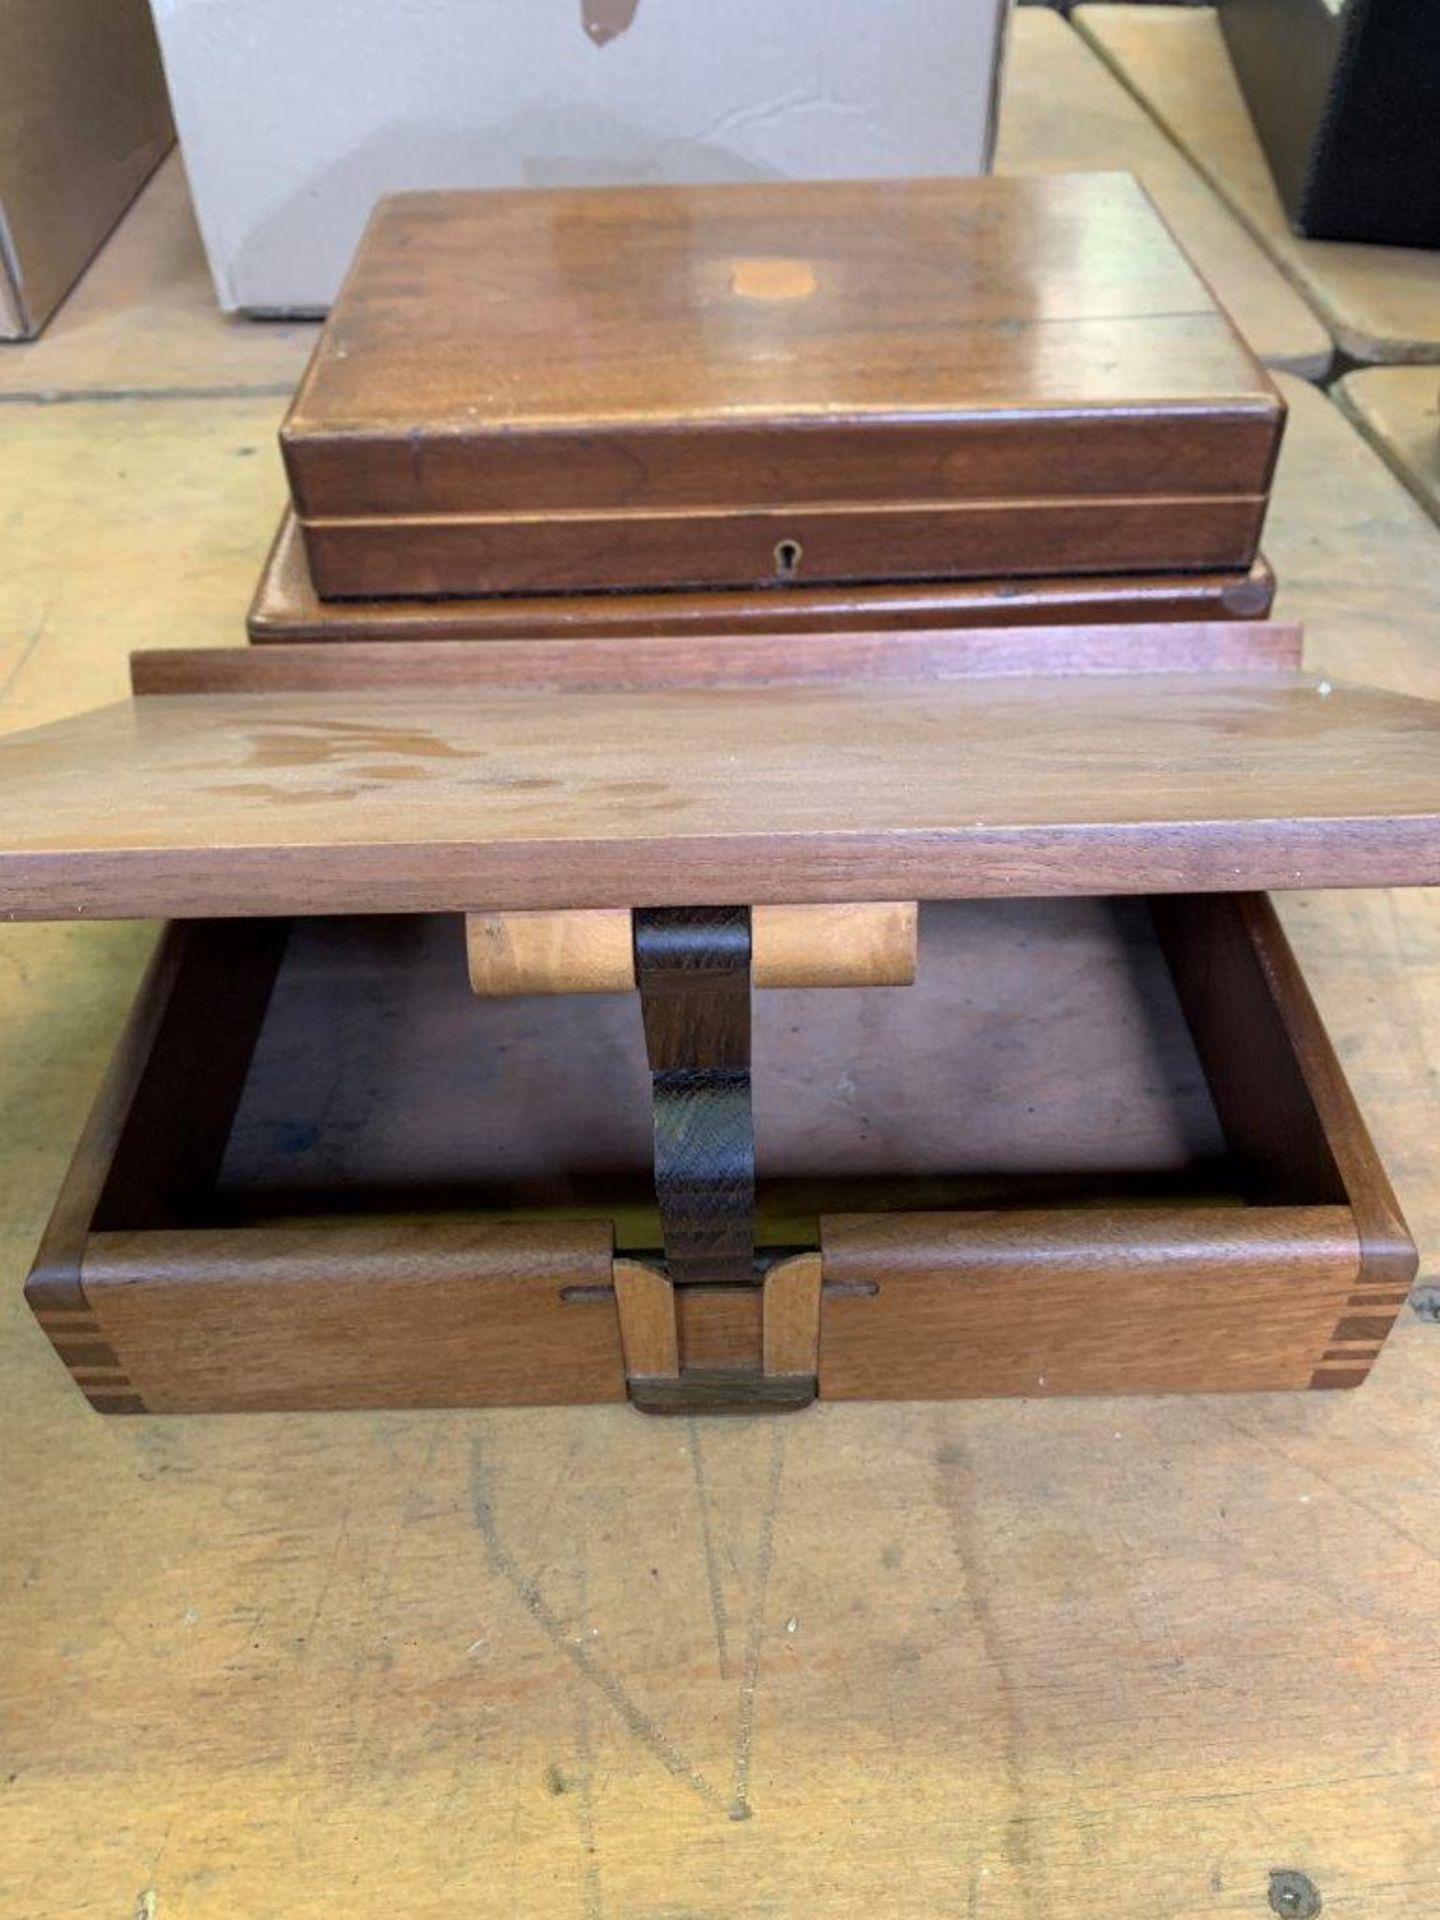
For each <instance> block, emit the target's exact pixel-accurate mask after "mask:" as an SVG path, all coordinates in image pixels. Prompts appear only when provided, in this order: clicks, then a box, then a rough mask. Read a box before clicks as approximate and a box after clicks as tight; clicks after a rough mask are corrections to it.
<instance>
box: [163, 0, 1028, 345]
mask: <svg viewBox="0 0 1440 1920" xmlns="http://www.w3.org/2000/svg"><path fill="white" fill-rule="evenodd" d="M1006 4H1007V0H153V5H154V11H155V19H156V25H157V26H158V28H159V32H160V43H161V49H162V52H163V55H164V60H165V68H166V72H167V74H168V76H169V81H170V92H171V97H172V100H173V103H174V108H175V117H176V121H177V123H178V126H179V130H180V140H181V147H182V150H183V152H184V155H185V165H186V169H187V171H188V173H189V176H190V185H191V190H192V192H193V194H194V198H195V205H196V211H197V213H198V215H199V219H200V226H201V230H202V232H203V233H204V236H205V245H206V249H207V251H208V253H209V257H210V267H211V271H212V273H213V274H214V277H215V286H216V291H217V293H218V294H219V298H220V304H221V305H222V306H223V307H225V308H227V309H236V308H239V309H242V310H246V311H250V312H258V313H295V312H314V311H317V310H323V309H324V308H325V307H326V306H328V304H329V302H330V300H331V299H332V297H333V296H334V293H335V290H336V288H337V286H338V285H339V282H340V277H341V274H342V273H343V271H344V269H345V266H346V264H347V262H348V261H349V258H350V255H351V253H352V251H353V250H354V247H355V243H356V241H357V240H358V238H359V236H360V230H361V228H362V226H363V225H364V223H365V219H366V217H367V215H368V214H369V212H370V208H371V206H372V205H373V204H374V202H375V200H376V199H377V197H378V196H379V195H380V194H382V193H388V192H392V191H395V190H396V189H399V188H404V187H466V186H477V187H478V186H527V185H528V186H551V185H560V184H568V185H591V184H593V185H607V184H615V183H620V182H626V181H691V180H757V179H767V178H772V177H780V178H785V177H789V178H796V179H805V178H818V179H823V178H843V177H857V176H859V177H863V176H871V175H873V176H882V175H895V174H927V173H935V174H954V173H979V172H983V171H984V170H985V168H986V166H987V165H988V162H989V155H990V146H991V136H992V131H993V124H992V123H993V111H994V92H995V76H996V70H997V67H998V61H999V52H1000V41H1001V34H1002V24H1003V15H1004V11H1005V7H1006Z"/></svg>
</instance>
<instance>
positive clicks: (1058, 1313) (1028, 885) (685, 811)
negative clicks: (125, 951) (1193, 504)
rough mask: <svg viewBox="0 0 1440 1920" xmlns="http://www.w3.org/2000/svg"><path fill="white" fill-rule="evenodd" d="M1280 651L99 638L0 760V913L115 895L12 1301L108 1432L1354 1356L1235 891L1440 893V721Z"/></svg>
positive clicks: (1341, 1117) (870, 1389)
mask: <svg viewBox="0 0 1440 1920" xmlns="http://www.w3.org/2000/svg"><path fill="white" fill-rule="evenodd" d="M1298 660H1299V636H1298V634H1297V632H1296V631H1295V629H1293V628H1286V627H1281V626H1272V625H1250V624H1247V623H1243V622H1228V623H1209V624H1188V625H1187V624H1185V623H1172V624H1170V625H1168V626H1149V627H1146V626H1132V627H1128V628H1067V629H1060V628H1028V629H1009V630H1004V631H994V630H976V631H972V632H956V633H950V634H935V633H909V632H904V631H899V632H894V633H891V634H889V635H887V636H885V643H884V645H883V646H876V645H874V644H872V642H871V640H870V638H869V637H867V636H865V635H849V636H847V635H844V634H819V635H804V634H795V635H791V636H789V637H788V638H787V640H786V641H785V643H784V645H783V647H779V648H777V647H776V646H775V645H774V643H773V642H767V641H763V640H756V641H753V642H751V641H747V640H745V639H743V638H741V639H739V640H737V639H736V638H735V637H734V636H727V637H726V638H725V639H724V641H723V642H714V643H709V644H708V645H707V643H705V642H703V641H700V640H694V641H692V642H689V643H687V644H686V645H685V646H684V647H683V648H676V647H675V645H674V643H673V641H670V640H659V639H654V638H645V637H638V638H630V639H625V640H613V639H612V640H606V639H600V640H597V641H595V642H594V643H593V645H592V646H591V647H590V648H589V649H588V650H586V652H585V657H584V659H583V661H577V650H576V649H574V648H571V647H569V646H568V645H567V643H565V642H564V641H563V640H545V639H535V640H531V641H528V642H526V644H525V645H524V646H523V647H515V648H506V647H503V646H498V647H489V646H485V647H477V646H474V645H470V644H463V643H454V644H449V643H443V642H431V643H426V644H419V645H415V646H409V647H395V646H390V645H366V644H364V643H361V644H357V645H353V646H347V647H333V646H304V645H297V646H288V647H268V648H254V647H249V648H238V649H234V650H228V651H227V650H218V651H212V650H205V651H197V652H184V651H172V652H160V653H152V654H144V655H139V656H137V657H136V659H135V662H134V668H133V679H134V687H135V694H134V697H133V699H132V700H130V701H127V702H125V703H123V704H121V705H119V706H116V707H111V708H107V709H105V710H103V711H101V712H98V713H92V714H82V715H80V716H78V717H76V718H74V719H69V720H65V721H62V722H60V723H58V724H56V725H52V726H49V727H44V728H41V729H39V730H37V731H35V732H31V733H26V734H20V735H17V736H12V737H11V738H9V739H7V740H4V741H0V914H3V915H5V916H6V917H31V918H57V919H63V918H77V919H78V918H84V919H86V920H92V919H95V918H97V917H101V918H103V917H106V916H112V917H136V916H145V917H156V918H161V919H168V920H170V921H171V922H172V924H171V926H170V928H169V929H168V931H166V932H165V934H164V935H163V936H162V940H161V943H160V947H159V950H158V953H157V957H156V960H155V962H154V965H153V967H152V969H151V972H150V975H149V977H148V979H147V981H146V984H145V985H144V987H143V989H142V991H141V994H140V997H139V1000H138V1002H137V1004H136V1008H135V1011H134V1014H133V1016H132V1019H131V1021H130V1023H129V1026H128V1028H127V1030H126V1032H125V1034H124V1036H123V1038H122V1040H121V1042H120V1046H119V1049H118V1052H117V1055H116V1059H115V1063H114V1065H113V1067H112V1069H111V1072H110V1075H109V1077H108V1079H107V1081H106V1084H105V1086H104V1088H103V1089H102V1091H101V1094H100V1097H99V1100H98V1102H97V1104H96V1107H95V1110H94V1113H93V1115H92V1117H91V1119H90V1121H89V1123H88V1125H87V1127H86V1130H85V1133H84V1135H83V1137H82V1140H81V1143H80V1145H79V1148H78V1150H77V1153H76V1157H75V1161H74V1164H73V1166H72V1168H71V1171H70V1174H69V1176H68V1178H67V1180H66V1182H65V1186H64V1189H63V1191H62V1193H61V1195H60V1198H59V1200H58V1202H57V1205H56V1209H55V1212H54V1215H53V1218H52V1220H51V1223H50V1226H49V1229H48V1230H47V1233H46V1236H45V1240H44V1244H43V1246H42V1247H41V1249H40V1252H39V1254H38V1256H37V1259H36V1263H35V1267H34V1270H33V1272H32V1275H31V1277H30V1280H29V1282H28V1286H27V1294H28V1298H29V1300H30V1303H31V1305H32V1307H33V1308H34V1310H35V1312H36V1313H37V1315H38V1316H39V1318H40V1320H41V1322H42V1324H43V1325H44V1327H45V1330H46V1331H47V1333H48V1334H49V1336H50V1338H51V1340H52V1341H53V1342H54V1345H55V1347H56V1350H57V1352H58V1354H59V1355H60V1357H61V1359H62V1360H63V1362H64V1363H65V1365H66V1366H67V1367H68V1368H69V1370H70V1372H71V1374H72V1375H73V1377H74V1379H75V1381H76V1382H77V1383H78V1385H79V1386H80V1388H81V1389H82V1390H83V1391H84V1393H85V1394H86V1395H87V1396H88V1398H89V1399H90V1401H91V1402H92V1404H93V1405H94V1406H96V1407H97V1408H100V1409H102V1410H104V1411H107V1412H115V1413H119V1412H134V1413H138V1412H157V1413H158V1412H188V1411H199V1410H256V1409H284V1408H310V1407H317V1408H323V1407H383V1406H390V1407H394V1406H424V1405H429V1406H457V1405H467V1406H469V1405H504V1404H517V1403H533V1402H554V1401H607V1400H624V1399H626V1398H629V1399H630V1400H631V1401H633V1402H634V1403H635V1404H636V1405H637V1406H640V1407H642V1408H645V1409H647V1410H652V1411H657V1412H659V1411H670V1410H675V1409H681V1408H689V1409H695V1408H706V1409H714V1410H718V1411H726V1412H734V1411H740V1410H748V1409H755V1408H786V1407H798V1406H802V1405H804V1404H806V1403H807V1402H809V1401H811V1400H813V1399H814V1398H816V1397H817V1396H818V1397H820V1398H822V1399H825V1398H830V1399H856V1398H859V1399H865V1398H895V1397H906V1396H909V1397H944V1396H950V1395H961V1394H1031V1395H1040V1396H1043V1395H1048V1394H1057V1393H1125V1392H1141V1393H1151V1392H1160V1391H1178V1390H1207V1391H1209V1390H1219V1389H1226V1388H1230V1389H1244V1390H1254V1389H1260V1388H1310V1387H1317V1388H1329V1387H1348V1386H1354V1385H1357V1384H1358V1383H1359V1382H1360V1381H1361V1380H1362V1379H1363V1378H1364V1377H1365V1374H1366V1372H1367V1370H1368V1369H1369V1367H1370V1365H1371V1363H1372V1362H1373V1360H1374V1358H1375V1356H1376V1353H1377V1352H1378V1350H1379V1347H1380V1344H1381V1342H1382V1340H1383V1338H1384V1336H1385V1333H1386V1331H1387V1329H1388V1327H1389V1326H1390V1323H1391V1322H1392V1321H1393V1319H1394V1317H1395V1315H1396V1313H1397V1312H1398V1310H1399V1308H1400V1306H1401V1304H1402V1302H1403V1301H1404V1299H1405V1295H1406V1289H1407V1287H1408V1285H1409V1283H1410V1279H1411V1277H1412V1275H1413V1272H1414V1268H1415V1251H1414V1248H1413V1246H1412V1244H1411V1242H1410V1240H1409V1237H1408V1235H1407V1233H1406V1230H1405V1227H1404V1223H1403V1220H1402V1219H1401V1216H1400V1213H1399V1210H1398V1208H1397V1206H1396V1203H1395V1198H1394V1196H1393V1194H1392V1193H1391V1191H1390V1188H1389V1185H1388V1183H1387V1181H1386V1178H1385V1174H1384V1171H1383V1169H1382V1167H1381V1165H1380V1163H1379V1161H1378V1159H1377V1156H1376V1153H1375V1150H1374V1147H1373V1145H1372V1144H1371V1141H1370V1139H1369V1137H1368V1134H1367V1132H1366V1129H1365V1126H1364V1123H1363V1121H1362V1119H1361V1117H1360V1114H1359V1113H1358V1111H1357V1109H1356V1106H1355V1102H1354V1099H1353V1097H1352V1096H1351V1094H1350V1092H1349V1089H1348V1088H1347V1086H1346V1083H1345V1079H1344V1075H1343V1073H1342V1071H1341V1068H1340V1066H1339V1063H1338V1061H1337V1059H1336V1055H1335V1052H1334V1049H1333V1048H1332V1046H1331V1044H1330V1042H1329V1040H1328V1038H1327V1036H1326V1034H1325V1031H1324V1028H1323V1026H1322V1024H1321V1021H1320V1019H1319V1017H1318V1015H1317V1013H1316V1010H1315V1007H1314V1004H1313V1003H1312V1001H1311V998H1310V996H1309V993H1308V992H1307V989H1306V986H1305V982H1304V979H1303V977H1302V975H1301V972H1300V969H1299V967H1298V965H1297V963H1296V960H1295V957H1294V955H1293V954H1292V953H1291V951H1290V949H1289V947H1288V946H1287V944H1286V941H1285V938H1284V935H1283V933H1282V931H1281V928H1280V925H1279V921H1278V919H1277V916H1276V914H1275V912H1274V910H1273V908H1272V906H1271V905H1270V902H1269V900H1268V898H1267V897H1266V895H1265V891H1264V890H1265V889H1267V888H1317V887H1348V886H1365V887H1375V886H1386V885H1394V886H1419V885H1425V886H1433V885H1436V884H1440V708H1437V707H1436V706H1434V705H1429V704H1426V703H1424V702H1421V701H1416V700H1412V699H1406V698H1403V697H1400V696H1397V695H1393V694H1388V693H1378V692H1373V691H1367V690H1365V689H1362V688H1353V687H1343V686H1335V685H1331V684H1330V683H1329V682H1325V681H1319V680H1316V679H1314V678H1313V677H1309V676H1306V675H1305V674H1303V673H1301V672H1300V671H1299V668H1298ZM917 903H918V912H917Z"/></svg>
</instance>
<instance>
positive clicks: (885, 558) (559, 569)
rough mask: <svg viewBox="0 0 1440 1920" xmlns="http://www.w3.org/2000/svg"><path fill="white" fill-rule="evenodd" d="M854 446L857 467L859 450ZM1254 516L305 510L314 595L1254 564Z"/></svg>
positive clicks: (1128, 509) (1168, 511)
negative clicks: (324, 513) (316, 515)
mask: <svg viewBox="0 0 1440 1920" xmlns="http://www.w3.org/2000/svg"><path fill="white" fill-rule="evenodd" d="M556 457H561V458H563V456H556ZM851 457H852V460H853V462H854V464H855V465H856V466H857V467H859V468H861V469H862V470H863V469H864V468H865V467H866V464H867V463H866V460H865V454H864V449H863V447H857V448H856V449H855V450H854V452H853V454H852V456H851ZM1264 519H1265V496H1264V495H1263V494H1182V495H1166V496H1161V497H1157V498H1146V497H1144V496H1137V495H1122V496H1117V497H1114V498H1098V499H1093V500H1089V499H1087V500H1078V501H1075V500H1059V501H1055V500H1020V501H1010V500H1006V501H1001V502H999V503H998V504H997V503H994V502H990V501H974V502H961V503H960V504H958V505H956V504H953V503H952V502H951V501H950V500H948V499H945V498H939V499H935V500H925V501H917V502H914V503H910V504H904V505H896V504H891V503H889V502H886V503H885V504H883V505H878V506H851V505H844V506H838V507H834V506H828V505H826V506H818V507H817V506H811V505H796V506H783V507H770V508H755V507H746V508H738V507H737V508H722V509H721V510H719V511H718V512H704V511H701V510H699V509H694V510H689V511H661V510H657V511H655V512H654V513H639V512H633V511H631V510H629V509H622V510H619V511H611V510H609V509H603V510H601V511H599V512H595V513H587V514H585V515H584V516H575V517H561V516H558V515H551V514H548V513H538V514H507V515H503V516H502V515H494V516H489V517H482V516H479V515H473V514H471V515H461V514H456V515H452V516H450V517H448V518H444V519H422V518H420V517H419V516H417V517H415V518H413V519H408V520H401V519H393V518H392V519H386V520H360V519H355V520H312V521H309V522H307V523H306V528H305V539H306V551H307V553H308V554H309V558H310V566H311V570H312V572H313V574H314V577H315V580H316V583H317V585H318V586H319V589H320V591H321V592H322V593H324V594H328V595H330V596H332V597H334V598H343V597H344V596H346V595H347V594H348V595H353V596H356V597H358V598H360V599H370V598H372V597H373V598H378V597H382V596H384V595H386V594H397V595H401V596H413V595H417V594H435V595H439V596H442V597H443V596H445V595H450V594H465V593H514V594H522V593H526V592H535V591H542V592H545V593H553V592H554V591H555V590H556V589H557V588H558V589H560V590H562V591H563V590H572V591H574V592H585V591H588V590H593V589H596V588H607V589H608V588H612V587H631V588H640V589H659V588H666V587H689V588H697V587H698V588H721V587H730V586H734V585H736V584H737V583H738V584H741V585H747V586H752V585H753V586H757V587H763V586H767V585H768V586H771V587H779V586H783V585H786V584H788V583H789V582H790V581H791V580H796V579H799V580H805V581H812V580H813V581H821V582H826V581H846V580H877V579H890V580H906V579H913V580H929V579H933V578H934V577H935V575H936V574H938V573H940V572H942V571H943V570H946V569H949V570H953V572H954V573H955V574H956V575H957V576H959V577H965V576H976V577H980V578H983V577H985V576H986V575H993V574H997V573H1006V572H1015V573H1022V574H1024V573H1035V574H1044V573H1057V574H1070V573H1084V572H1087V571H1088V572H1090V573H1098V574H1116V573H1119V574H1125V573H1132V572H1140V571H1142V570H1144V569H1146V568H1147V567H1148V568H1150V569H1153V570H1156V571H1165V570H1172V569H1174V568H1177V567H1193V568H1197V569H1204V570H1209V571H1215V570H1218V569H1221V568H1226V567H1231V568H1244V567H1248V566H1249V565H1250V564H1251V563H1252V562H1253V560H1254V558H1255V554H1256V550H1257V546H1258V542H1259V539H1260V529H1261V527H1262V525H1263V524H1264Z"/></svg>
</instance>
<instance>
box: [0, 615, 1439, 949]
mask: <svg viewBox="0 0 1440 1920" xmlns="http://www.w3.org/2000/svg"><path fill="white" fill-rule="evenodd" d="M336 651H337V652H338V650H336ZM97 769H103V770H104V771H103V778H100V777H97V773H96V770H97ZM742 769H743V772H741V771H740V770H742ZM0 783H3V785H0V913H4V914H6V915H9V916H12V917H17V916H25V917H31V918H66V917H69V916H74V915H82V914H83V915H85V916H86V917H97V916H98V917H105V916H106V915H110V916H120V917H146V916H164V915H177V916H180V917H188V916H194V915H221V914H230V913H244V914H274V913H283V912H305V911H308V912H329V913H343V912H363V911H370V912H416V911H429V910H432V909H453V910H458V911H465V910H469V909H474V908H477V907H482V906H483V907H484V908H486V909H488V910H503V909H509V908H531V907H554V906H559V905H563V906H567V907H606V906H608V907H613V906H627V905H628V906H644V905H646V904H647V903H650V902H653V901H655V900H662V901H665V902H667V903H669V904H673V905H676V906H685V905H705V904H707V903H709V902H713V901H717V900H719V901H744V902H747V903H750V904H759V903H769V902H776V903H781V904H792V903H796V902H806V901H825V902H830V901H844V900H849V899H854V900H872V899H874V898H876V896H877V894H881V893H883V892H889V891H895V892H903V893H904V894H905V895H907V896H908V897H910V898H935V899H946V898H956V897H960V896H963V895H967V894H987V893H991V894H995V893H1014V892H1016V891H1017V890H1018V891H1023V892H1026V893H1031V894H1047V893H1051V894H1055V893H1095V892H1142V891H1161V892H1165V891H1182V890H1191V891H1195V890H1198V891H1210V890H1214V889H1221V890H1224V891H1234V890H1236V889H1238V888H1245V887H1257V888H1258V887H1271V886H1281V887H1300V886H1361V885H1376V884H1380V883H1385V884H1391V885H1412V886H1417V885H1426V884H1434V883H1435V882H1437V881H1440V831H1437V827H1440V707H1435V706H1432V705H1428V704H1426V703H1424V702H1420V701H1414V700H1408V699H1405V698H1403V697H1400V696H1397V695H1393V694H1381V693H1373V692H1368V691H1365V690H1363V689H1357V688H1343V687H1332V686H1331V684H1330V683H1329V682H1328V681H1323V682H1317V681H1314V680H1309V679H1305V678H1303V677H1299V676H1283V675H1281V676H1268V675H1261V674H1248V675H1239V676H1233V677H1232V676H1227V675H1222V674H1209V675H1189V676H1183V675H1151V676H1136V677H1133V678H1126V677H1124V676H1115V677H1108V676H1102V675H1096V676H1091V677H1088V678H1086V677H1076V678H1074V679H1072V680H1068V681H1063V682H1060V683H1058V684H1057V683H1055V682H1053V681H1050V680H1048V679H1044V678H1035V679H993V680H984V679H982V680H976V681H970V682H966V681H945V682H941V683H938V684H928V683H920V682H916V683H905V682H900V683H893V684H890V683H880V684H865V683H858V682H857V683H856V684H853V685H840V686H831V687H820V688H804V689H785V688H770V689H764V688H761V689H746V688H740V689H734V690H713V689H697V690H691V691H685V690H676V691H667V692H641V693H628V694H623V695H621V694H605V693H595V694H564V695H557V694H556V693H554V692H543V693H530V692H521V691H516V690H512V689H495V690H487V692H486V694H485V697H484V700H483V702H477V701H473V700H459V699H456V698H454V697H453V696H452V697H450V698H448V699H447V698H444V697H442V696H440V695H438V694H434V693H430V692H426V691H421V692H419V693H407V692H405V691H404V690H402V689H398V688H397V689H395V690H393V691H391V692H389V693H388V694H379V693H373V692H357V693H330V694H324V695H320V694H256V695H253V696H242V695H212V696H203V695H175V696H173V697H170V698H164V699H160V698H150V699H143V700H137V701H134V702H132V703H128V704H123V705H120V706H115V707H109V708H105V709H102V710H101V711H99V712H97V713H93V714H86V715H81V716H80V717H78V718H76V719H74V720H67V721H62V722H59V723H57V724H56V725H54V726H51V727H44V728H40V729H37V730H36V731H35V732H33V733H30V734H24V735H19V736H16V737H14V738H12V739H10V740H7V741H4V742H3V743H0Z"/></svg>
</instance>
